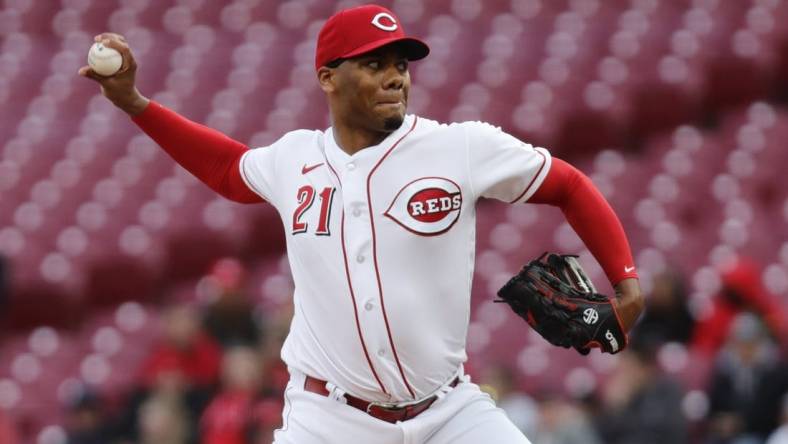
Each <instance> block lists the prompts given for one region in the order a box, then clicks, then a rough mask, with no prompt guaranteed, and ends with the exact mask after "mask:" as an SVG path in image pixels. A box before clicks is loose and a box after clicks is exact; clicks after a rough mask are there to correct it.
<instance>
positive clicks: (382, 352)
mask: <svg viewBox="0 0 788 444" xmlns="http://www.w3.org/2000/svg"><path fill="white" fill-rule="evenodd" d="M385 354H386V350H383V349H382V348H381V349H380V350H378V356H381V357H382V356H383V355H385Z"/></svg>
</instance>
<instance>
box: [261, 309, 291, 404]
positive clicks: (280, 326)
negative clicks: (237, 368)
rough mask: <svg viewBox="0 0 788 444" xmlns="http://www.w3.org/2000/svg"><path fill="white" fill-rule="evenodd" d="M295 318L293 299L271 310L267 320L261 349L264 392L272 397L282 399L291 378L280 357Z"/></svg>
mask: <svg viewBox="0 0 788 444" xmlns="http://www.w3.org/2000/svg"><path fill="white" fill-rule="evenodd" d="M292 319H293V302H292V299H291V300H290V301H289V302H288V303H287V304H284V305H282V306H279V307H278V308H277V309H275V310H270V312H269V313H268V317H267V318H266V321H265V329H264V331H263V338H262V342H261V343H260V350H261V356H262V363H263V364H262V365H263V374H264V375H265V378H264V380H263V392H265V393H266V394H269V395H270V396H272V397H275V398H278V399H282V398H283V396H284V389H285V387H286V386H287V382H288V381H289V380H290V373H288V371H287V366H286V365H285V363H284V362H283V361H282V359H281V358H280V354H281V350H282V344H284V342H285V338H287V334H288V333H289V332H290V321H291V320H292Z"/></svg>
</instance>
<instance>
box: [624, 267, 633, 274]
mask: <svg viewBox="0 0 788 444" xmlns="http://www.w3.org/2000/svg"><path fill="white" fill-rule="evenodd" d="M630 271H635V267H624V273H629V272H630Z"/></svg>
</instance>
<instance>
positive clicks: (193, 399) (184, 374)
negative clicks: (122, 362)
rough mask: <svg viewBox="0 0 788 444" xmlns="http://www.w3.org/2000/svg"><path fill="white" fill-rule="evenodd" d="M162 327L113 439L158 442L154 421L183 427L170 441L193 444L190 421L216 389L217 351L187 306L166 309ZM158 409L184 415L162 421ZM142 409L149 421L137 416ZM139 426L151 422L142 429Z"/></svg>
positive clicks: (195, 426) (194, 437)
mask: <svg viewBox="0 0 788 444" xmlns="http://www.w3.org/2000/svg"><path fill="white" fill-rule="evenodd" d="M163 326H164V332H163V337H162V338H161V339H159V341H158V343H157V344H155V345H154V346H153V348H152V350H151V354H150V355H149V356H148V357H147V358H146V359H145V361H144V362H143V364H142V368H141V372H140V382H139V386H138V387H137V389H136V390H135V391H134V393H132V394H131V396H130V397H129V400H128V403H127V405H126V407H125V409H124V412H123V413H122V414H121V415H120V418H119V419H118V421H117V422H118V424H117V426H116V431H115V434H116V435H117V436H119V437H122V438H125V439H131V440H132V441H133V442H141V441H142V439H143V436H142V435H141V433H148V434H150V436H154V437H155V436H158V431H159V428H158V424H159V423H158V422H157V421H159V420H161V421H163V422H166V423H170V422H175V423H178V424H180V423H181V422H185V423H186V426H185V427H186V429H187V432H185V433H180V432H179V433H175V434H173V439H176V438H177V439H181V438H183V439H185V440H186V442H189V443H193V442H196V439H197V433H196V428H197V425H196V418H198V417H199V416H200V414H201V412H202V410H203V408H204V407H205V405H206V404H207V403H208V401H209V400H210V396H211V394H212V393H213V391H214V390H215V387H216V384H217V383H218V378H219V366H220V363H221V356H222V355H221V353H222V351H221V348H220V347H219V344H218V343H216V341H215V340H214V339H213V338H212V337H211V336H210V335H208V334H207V333H205V332H204V331H203V329H202V325H201V323H200V315H199V313H198V312H197V311H196V310H195V309H194V308H192V307H190V306H187V305H176V306H173V307H170V308H168V309H166V310H165V312H164V313H163ZM162 399H165V400H166V403H165V401H162ZM149 403H150V404H149ZM163 404H167V405H176V404H177V405H179V406H182V408H183V410H184V411H185V413H184V414H183V415H180V414H178V415H176V416H177V417H163V416H162V415H159V414H157V413H156V412H159V411H160V410H161V406H162V405H163ZM145 405H152V406H153V407H150V409H151V411H152V412H153V413H150V415H151V416H149V417H144V415H143V414H144V413H145V414H148V413H147V411H143V406H145ZM145 421H152V422H151V423H150V424H146V423H145ZM151 439H153V438H151Z"/></svg>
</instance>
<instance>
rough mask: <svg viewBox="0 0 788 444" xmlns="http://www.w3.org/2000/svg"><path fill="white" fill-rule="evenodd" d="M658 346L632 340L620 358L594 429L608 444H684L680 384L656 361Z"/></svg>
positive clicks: (605, 389) (605, 390) (684, 428)
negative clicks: (659, 366) (666, 373)
mask: <svg viewBox="0 0 788 444" xmlns="http://www.w3.org/2000/svg"><path fill="white" fill-rule="evenodd" d="M657 346H658V344H657V343H655V342H651V341H643V342H637V341H633V343H632V344H630V347H629V348H628V349H627V350H625V351H624V352H623V353H621V354H620V355H619V360H618V364H617V367H616V369H615V370H614V371H613V372H612V373H611V374H610V376H609V377H608V380H607V385H606V387H605V388H604V393H603V396H602V397H603V406H602V411H601V412H600V414H599V415H598V416H597V418H596V424H597V430H598V431H599V433H600V435H601V437H602V441H603V442H605V443H607V444H662V443H671V444H684V443H686V442H687V424H686V423H685V420H684V416H683V414H682V410H681V399H682V396H683V393H682V389H681V387H680V385H679V383H678V382H677V381H676V380H674V379H672V378H671V377H669V376H667V375H665V374H662V373H661V372H660V370H659V368H658V366H657V363H656V361H655V356H656V348H657Z"/></svg>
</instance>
